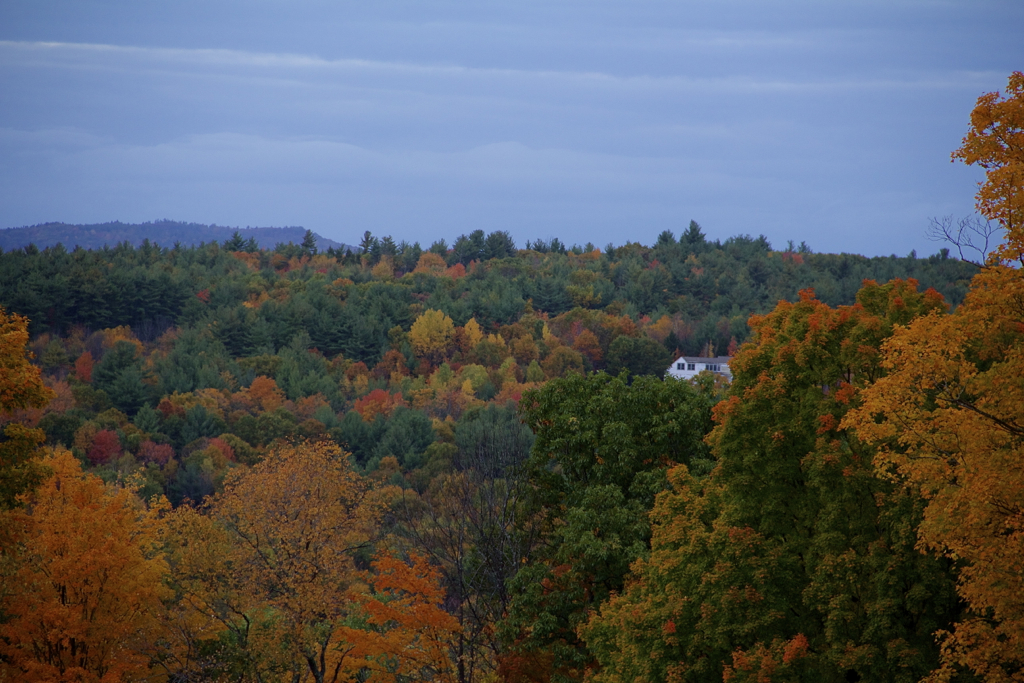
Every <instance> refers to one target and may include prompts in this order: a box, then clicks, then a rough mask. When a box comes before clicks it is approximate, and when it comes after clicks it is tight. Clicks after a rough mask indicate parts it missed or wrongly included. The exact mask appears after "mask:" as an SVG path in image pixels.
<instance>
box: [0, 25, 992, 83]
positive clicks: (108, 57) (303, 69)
mask: <svg viewBox="0 0 1024 683" xmlns="http://www.w3.org/2000/svg"><path fill="white" fill-rule="evenodd" d="M690 42H691V43H692V44H693V45H695V46H700V47H704V48H718V49H729V50H735V49H737V48H738V47H748V48H749V47H751V46H757V47H758V48H761V49H764V48H776V47H778V46H779V45H780V44H786V43H790V44H798V45H802V46H803V47H805V48H806V47H811V46H815V45H817V44H818V43H819V42H820V38H819V39H818V40H815V41H811V40H804V41H800V40H796V39H787V40H780V39H779V38H778V37H770V36H763V35H762V36H724V35H718V36H702V37H694V38H691V39H690ZM0 55H3V60H2V61H3V63H4V64H6V66H7V67H8V68H10V67H11V66H13V65H15V64H19V63H20V64H21V65H23V66H30V65H31V66H36V67H49V68H64V69H89V68H92V69H103V68H116V69H119V70H126V71H135V72H140V73H146V72H153V71H159V70H164V69H168V68H171V69H175V68H176V69H180V70H183V71H187V70H189V69H193V70H200V71H202V72H204V73H209V70H210V69H218V70H220V72H219V73H221V74H222V75H224V74H229V73H236V74H237V75H238V77H241V78H251V77H252V75H253V74H257V75H260V74H262V75H264V76H265V77H266V78H267V79H271V80H283V81H289V80H290V81H292V82H295V83H304V82H312V83H323V82H324V79H329V78H334V79H340V78H350V79H353V80H356V81H359V80H365V79H399V80H402V79H414V81H413V82H414V83H415V86H413V87H416V86H418V87H421V88H422V87H424V86H423V84H424V81H425V80H426V81H430V82H434V81H446V82H458V83H460V84H466V83H472V84H476V85H478V86H482V87H484V88H486V89H487V90H491V91H493V90H497V89H500V88H502V87H505V86H508V85H510V84H519V85H525V84H533V85H535V86H540V87H544V86H548V87H565V86H571V87H573V88H577V89H592V90H598V91H601V90H614V91H616V94H621V92H622V91H623V90H627V91H628V90H634V91H669V92H686V93H694V94H699V93H722V92H727V93H734V94H736V93H763V92H794V91H804V92H819V91H830V90H831V91H836V90H841V91H847V92H848V91H851V90H870V91H878V90H898V89H905V88H921V89H942V88H965V87H977V86H978V85H979V84H983V83H987V82H991V80H992V78H993V76H1001V74H995V73H994V72H985V71H969V70H958V71H951V72H925V73H916V72H915V73H905V74H903V75H902V76H898V77H897V76H893V77H888V78H879V77H864V76H857V77H853V76H847V77H842V78H820V77H807V78H802V79H793V78H789V79H780V78H778V77H753V76H748V75H731V76H719V77H697V76H692V77H687V76H656V75H646V74H637V75H629V76H623V75H616V74H611V73H603V72H598V71H561V70H543V69H540V70H531V69H500V68H485V67H470V66H460V65H449V64H421V63H408V62H398V61H394V62H392V61H380V60H368V59H324V58H321V57H317V56H314V55H303V54H286V53H267V52H250V51H244V50H226V49H182V48H159V47H137V46H124V45H105V44H91V43H59V42H24V41H3V40H0ZM410 85H412V84H410ZM378 87H379V86H378Z"/></svg>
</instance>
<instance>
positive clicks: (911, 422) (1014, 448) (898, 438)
mask: <svg viewBox="0 0 1024 683" xmlns="http://www.w3.org/2000/svg"><path fill="white" fill-rule="evenodd" d="M1022 302H1024V279H1022V278H1021V276H1020V273H1019V272H1018V271H1017V270H1016V269H1011V268H1006V267H1003V266H994V267H991V268H987V269H985V270H984V271H983V272H982V273H980V274H978V275H977V276H976V277H975V279H974V281H973V282H972V283H971V291H970V292H969V294H968V296H967V299H966V301H965V302H964V304H963V305H962V306H960V308H958V309H957V311H956V313H955V314H954V315H951V316H942V315H932V316H927V317H925V318H922V319H920V320H917V321H915V322H914V323H913V324H911V325H909V326H908V327H906V328H904V329H901V330H899V331H897V332H896V334H895V335H894V336H893V338H892V339H890V340H889V341H888V342H887V343H886V345H885V346H884V347H883V350H882V351H883V361H882V362H883V365H884V367H885V368H886V369H887V371H888V373H889V374H888V376H887V377H885V378H884V379H882V380H880V381H879V382H877V383H876V384H875V385H874V386H873V387H871V388H870V389H869V390H867V391H866V392H865V401H864V405H863V407H862V408H860V409H859V410H857V411H855V412H854V413H852V414H851V415H850V416H849V417H848V418H847V422H848V424H849V426H850V427H853V428H855V429H856V430H857V432H858V433H859V434H860V436H861V437H862V438H864V439H865V440H868V441H870V442H872V443H874V444H876V445H877V447H878V449H879V455H878V456H877V463H878V468H879V470H880V471H881V472H882V473H883V474H884V475H886V476H890V477H893V478H896V479H897V480H899V481H904V482H906V483H907V485H909V486H910V487H912V488H914V489H915V490H918V491H921V493H922V494H923V495H924V496H925V497H926V499H927V500H928V504H927V507H926V508H925V511H924V519H923V521H922V523H921V525H920V528H919V529H918V534H919V537H920V543H921V546H922V549H924V550H927V551H929V552H931V553H934V554H936V555H938V556H945V557H950V558H955V559H958V560H959V561H960V562H962V563H964V565H965V566H964V567H963V569H962V570H961V573H960V582H959V585H958V591H959V593H960V595H961V597H962V598H963V599H964V600H965V602H966V603H967V605H968V607H969V613H968V614H967V615H965V616H964V618H962V619H961V620H960V621H959V622H958V623H957V624H956V625H955V628H954V629H953V630H952V631H951V632H948V633H947V632H944V633H942V634H941V635H942V637H943V666H942V668H941V669H940V670H939V671H937V672H936V674H935V677H934V678H935V680H948V679H949V678H950V677H952V676H953V675H954V674H955V673H956V671H957V670H958V669H959V668H967V669H970V670H972V671H973V672H974V673H975V674H977V675H978V676H979V677H980V678H981V679H982V680H984V681H991V682H993V683H994V682H996V681H1009V680H1015V678H1014V676H1015V675H1018V676H1019V672H1020V671H1021V667H1024V655H1022V653H1024V599H1022V596H1024V577H1022V576H1021V573H1020V572H1019V571H1018V570H1017V569H1016V567H1019V566H1020V563H1021V562H1022V561H1024V521H1022V520H1024V466H1022V462H1024V460H1022V458H1024V419H1022V415H1021V406H1022V405H1024V382H1022V381H1021V377H1022V373H1024V363H1022V361H1021V358H1022V356H1021V353H1022V350H1024V334H1022V332H1021V329H1022V325H1024V305H1022ZM1014 672H1018V673H1017V674H1014Z"/></svg>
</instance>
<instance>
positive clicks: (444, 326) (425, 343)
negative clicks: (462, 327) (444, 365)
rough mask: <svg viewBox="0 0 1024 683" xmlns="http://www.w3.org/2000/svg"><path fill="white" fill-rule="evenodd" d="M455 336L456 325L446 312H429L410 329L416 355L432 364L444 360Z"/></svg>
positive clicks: (425, 312) (410, 337) (417, 319)
mask: <svg viewBox="0 0 1024 683" xmlns="http://www.w3.org/2000/svg"><path fill="white" fill-rule="evenodd" d="M454 336H455V323H454V322H452V319H451V318H449V317H448V316H447V315H446V314H445V313H444V311H436V310H432V309H431V310H427V311H424V312H423V314H422V315H420V317H418V318H416V322H414V323H413V324H412V327H411V328H410V329H409V342H410V343H411V344H412V348H413V350H414V351H415V352H416V355H418V356H420V357H421V358H426V359H428V360H429V361H430V362H432V363H438V362H440V361H441V360H443V359H444V357H445V355H446V354H447V352H448V349H449V347H450V346H451V344H452V339H453V338H454Z"/></svg>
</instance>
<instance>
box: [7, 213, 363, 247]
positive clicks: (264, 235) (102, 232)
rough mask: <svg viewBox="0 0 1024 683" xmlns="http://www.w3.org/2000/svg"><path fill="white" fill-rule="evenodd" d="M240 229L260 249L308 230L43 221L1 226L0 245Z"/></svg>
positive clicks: (322, 242)
mask: <svg viewBox="0 0 1024 683" xmlns="http://www.w3.org/2000/svg"><path fill="white" fill-rule="evenodd" d="M235 232H238V233H239V234H240V235H241V236H242V239H244V240H248V239H249V238H252V239H254V240H256V244H257V245H258V246H259V247H260V248H261V249H273V248H274V247H276V246H277V245H278V244H286V243H288V242H294V243H295V244H299V243H301V242H302V238H303V237H304V236H305V234H306V229H305V228H302V227H285V228H249V227H246V228H229V227H226V226H223V225H204V224H202V223H182V222H180V221H171V220H159V221H152V222H147V223H122V222H120V221H112V222H110V223H95V224H91V225H79V224H70V223H40V224H39V225H32V226H27V227H22V228H7V229H6V230H0V249H4V250H5V251H9V250H11V249H21V248H23V247H27V246H28V245H30V244H34V245H36V246H37V247H39V248H40V249H45V248H46V247H52V246H56V245H57V244H63V245H64V246H65V247H66V248H68V249H74V248H75V247H76V246H79V247H82V248H83V249H102V248H103V247H105V246H110V247H113V246H115V245H118V244H122V243H124V242H128V243H130V244H131V245H132V246H135V247H138V246H141V245H142V243H143V242H144V241H145V240H147V239H148V240H149V241H150V242H152V243H154V244H158V245H160V246H163V247H173V246H174V245H175V243H178V244H181V245H182V246H197V245H199V244H201V243H203V242H224V241H226V240H229V239H231V236H232V235H233V234H234V233H235ZM313 235H314V236H315V237H316V245H317V248H318V249H320V250H324V251H325V250H327V249H330V248H332V247H333V248H335V249H340V250H344V249H345V248H346V245H344V244H342V243H341V242H335V241H334V240H330V239H327V238H326V237H323V236H322V235H317V234H316V233H313Z"/></svg>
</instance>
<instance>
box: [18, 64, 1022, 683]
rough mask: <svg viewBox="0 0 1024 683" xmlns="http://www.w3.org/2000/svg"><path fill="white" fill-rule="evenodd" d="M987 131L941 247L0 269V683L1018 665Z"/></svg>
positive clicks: (962, 154)
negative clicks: (986, 244) (697, 365)
mask: <svg viewBox="0 0 1024 683" xmlns="http://www.w3.org/2000/svg"><path fill="white" fill-rule="evenodd" d="M1022 150H1024V74H1020V73H1015V74H1013V75H1012V76H1011V77H1010V80H1009V84H1008V86H1007V89H1006V94H1005V95H1003V94H1001V93H988V94H986V95H983V96H982V97H981V98H980V99H979V100H978V104H977V107H976V108H975V110H974V111H973V113H972V115H971V125H970V127H969V129H968V133H967V136H966V137H965V138H964V140H963V144H962V146H961V147H960V148H958V149H957V150H956V151H955V152H954V158H955V159H958V160H960V161H962V162H964V163H967V164H970V165H978V166H980V167H981V168H983V169H985V170H986V179H985V182H984V183H982V184H981V185H980V186H979V190H978V195H977V200H978V203H977V206H978V211H979V213H980V214H981V216H983V217H984V219H986V220H988V221H991V224H995V225H997V226H998V227H999V229H1000V232H999V233H997V234H998V235H1000V236H1001V238H1002V242H1000V244H998V245H997V246H996V247H995V248H994V249H993V250H991V252H989V253H983V256H982V258H980V259H978V260H977V262H972V261H969V260H967V259H965V258H954V257H952V256H951V255H950V251H949V249H948V248H943V249H940V250H939V251H938V253H936V254H935V255H932V256H929V257H926V258H918V257H917V255H916V254H914V253H911V254H910V255H908V256H906V257H897V256H895V255H893V256H891V257H876V258H867V257H863V256H857V255H851V254H825V253H814V252H813V251H812V250H811V249H810V248H809V247H808V246H807V245H805V244H801V245H798V246H797V245H793V244H792V243H790V244H788V245H787V246H786V247H785V248H784V249H782V250H779V249H775V248H773V247H772V245H771V244H770V243H769V242H768V240H767V239H766V238H764V237H763V236H761V237H757V238H753V237H750V236H747V235H740V236H736V237H732V238H730V239H727V240H724V241H720V240H709V239H708V238H707V236H706V235H705V233H704V231H703V229H702V228H701V226H700V225H698V224H697V223H696V222H693V221H691V222H690V224H689V227H688V228H687V229H686V230H684V231H682V233H681V234H680V235H679V236H678V237H677V236H676V235H675V234H673V233H672V232H671V231H665V232H663V233H662V234H661V235H660V236H659V237H658V239H657V241H656V242H655V243H654V244H653V245H651V246H645V245H642V244H638V243H632V242H628V243H625V244H623V245H621V246H615V245H613V244H609V245H607V246H605V247H603V248H597V247H595V246H594V245H592V244H586V245H584V246H579V245H573V246H571V247H570V246H568V245H567V244H565V243H563V242H561V241H560V240H559V239H557V238H553V239H537V240H532V241H528V242H527V243H526V244H525V245H523V248H519V247H518V245H516V244H515V242H514V240H513V239H512V237H511V235H509V234H508V233H505V232H501V231H497V232H492V233H490V234H487V233H485V232H484V231H483V230H477V231H475V232H473V233H471V234H469V235H463V236H460V237H459V238H458V239H456V240H455V241H454V243H453V244H450V245H449V244H447V243H446V242H445V241H444V240H437V241H434V242H433V243H431V244H430V245H429V246H428V247H424V246H422V245H420V244H419V243H414V244H409V243H407V242H396V241H395V240H393V239H392V238H391V237H377V236H374V235H372V234H370V233H369V232H367V233H365V234H364V235H363V237H362V239H361V241H360V244H359V245H358V247H351V248H350V247H345V248H343V249H335V248H333V247H332V248H330V249H328V250H326V251H322V250H320V249H318V248H317V243H316V240H315V236H314V235H313V234H312V233H310V232H307V233H306V235H305V238H304V239H303V240H302V241H301V242H300V243H298V244H296V243H287V244H278V245H277V246H276V247H275V248H273V249H269V248H261V247H260V246H259V245H258V244H257V243H256V242H255V240H253V239H245V238H243V236H242V235H241V234H240V233H235V234H234V235H232V236H231V237H230V238H228V239H226V240H225V241H211V242H207V243H203V244H200V245H198V246H183V245H180V244H179V245H175V246H174V247H166V246H159V245H157V244H155V243H152V242H149V241H144V242H143V243H142V244H140V245H138V246H133V245H132V244H131V243H128V242H122V243H121V244H119V245H117V246H114V247H104V248H102V249H100V248H97V249H83V248H80V247H79V248H75V249H74V250H71V251H68V250H67V249H65V248H64V247H63V246H61V245H54V246H49V247H46V248H44V249H39V248H37V247H36V246H34V245H30V246H28V247H25V248H21V249H16V250H11V251H0V428H2V436H0V681H7V680H10V681H76V682H77V681H81V682H86V681H89V682H91V681H97V682H100V681H102V682H104V683H106V682H109V681H167V682H168V683H179V682H180V683H186V682H191V681H239V682H242V681H244V682H256V681H266V682H271V681H274V682H276V681H282V682H283V681H290V682H293V683H300V682H303V681H315V682H316V683H325V682H327V681H330V682H334V683H337V682H341V681H388V682H399V681H452V682H455V681H457V682H458V683H471V682H480V683H485V682H489V681H509V682H513V683H527V682H533V683H569V682H574V681H593V682H594V683H605V682H606V683H613V682H619V681H651V682H655V681H687V682H691V681H692V682H698V681H700V682H704V681H708V682H711V681H715V682H718V681H723V682H729V683H737V682H739V681H808V682H810V681H836V682H847V681H893V682H902V681H921V680H927V681H935V682H939V681H985V682H986V683H987V682H992V683H997V682H998V683H1002V682H1003V681H1024V573H1022V572H1021V566H1022V562H1024V465H1022V463H1024V461H1022V449H1021V446H1022V438H1024V417H1022V415H1021V413H1022V411H1021V406H1022V405H1024V403H1022V401H1024V379H1022V378H1024V367H1021V364H1022V360H1021V359H1022V358H1024V354H1022V352H1024V303H1022V302H1024V279H1022V277H1021V271H1020V267H1021V265H1022V264H1024V152H1022ZM963 225H968V226H971V225H974V226H980V225H981V223H966V224H965V223H961V226H963ZM947 236H949V237H951V238H952V239H953V245H951V246H954V247H956V246H959V247H961V248H962V247H963V246H964V244H965V239H966V238H965V237H964V235H963V233H960V234H949V235H947ZM958 240H959V241H958ZM679 355H689V356H717V355H728V356H731V357H732V360H731V362H730V368H731V371H732V381H731V382H728V381H726V380H724V379H723V378H722V377H719V376H717V375H711V374H707V373H705V374H703V375H701V376H699V377H697V378H696V379H694V380H675V379H672V378H666V377H665V371H666V369H667V368H668V366H669V364H670V363H671V362H672V361H673V360H674V359H675V358H677V357H678V356H679ZM1014 368H1016V369H1014Z"/></svg>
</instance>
